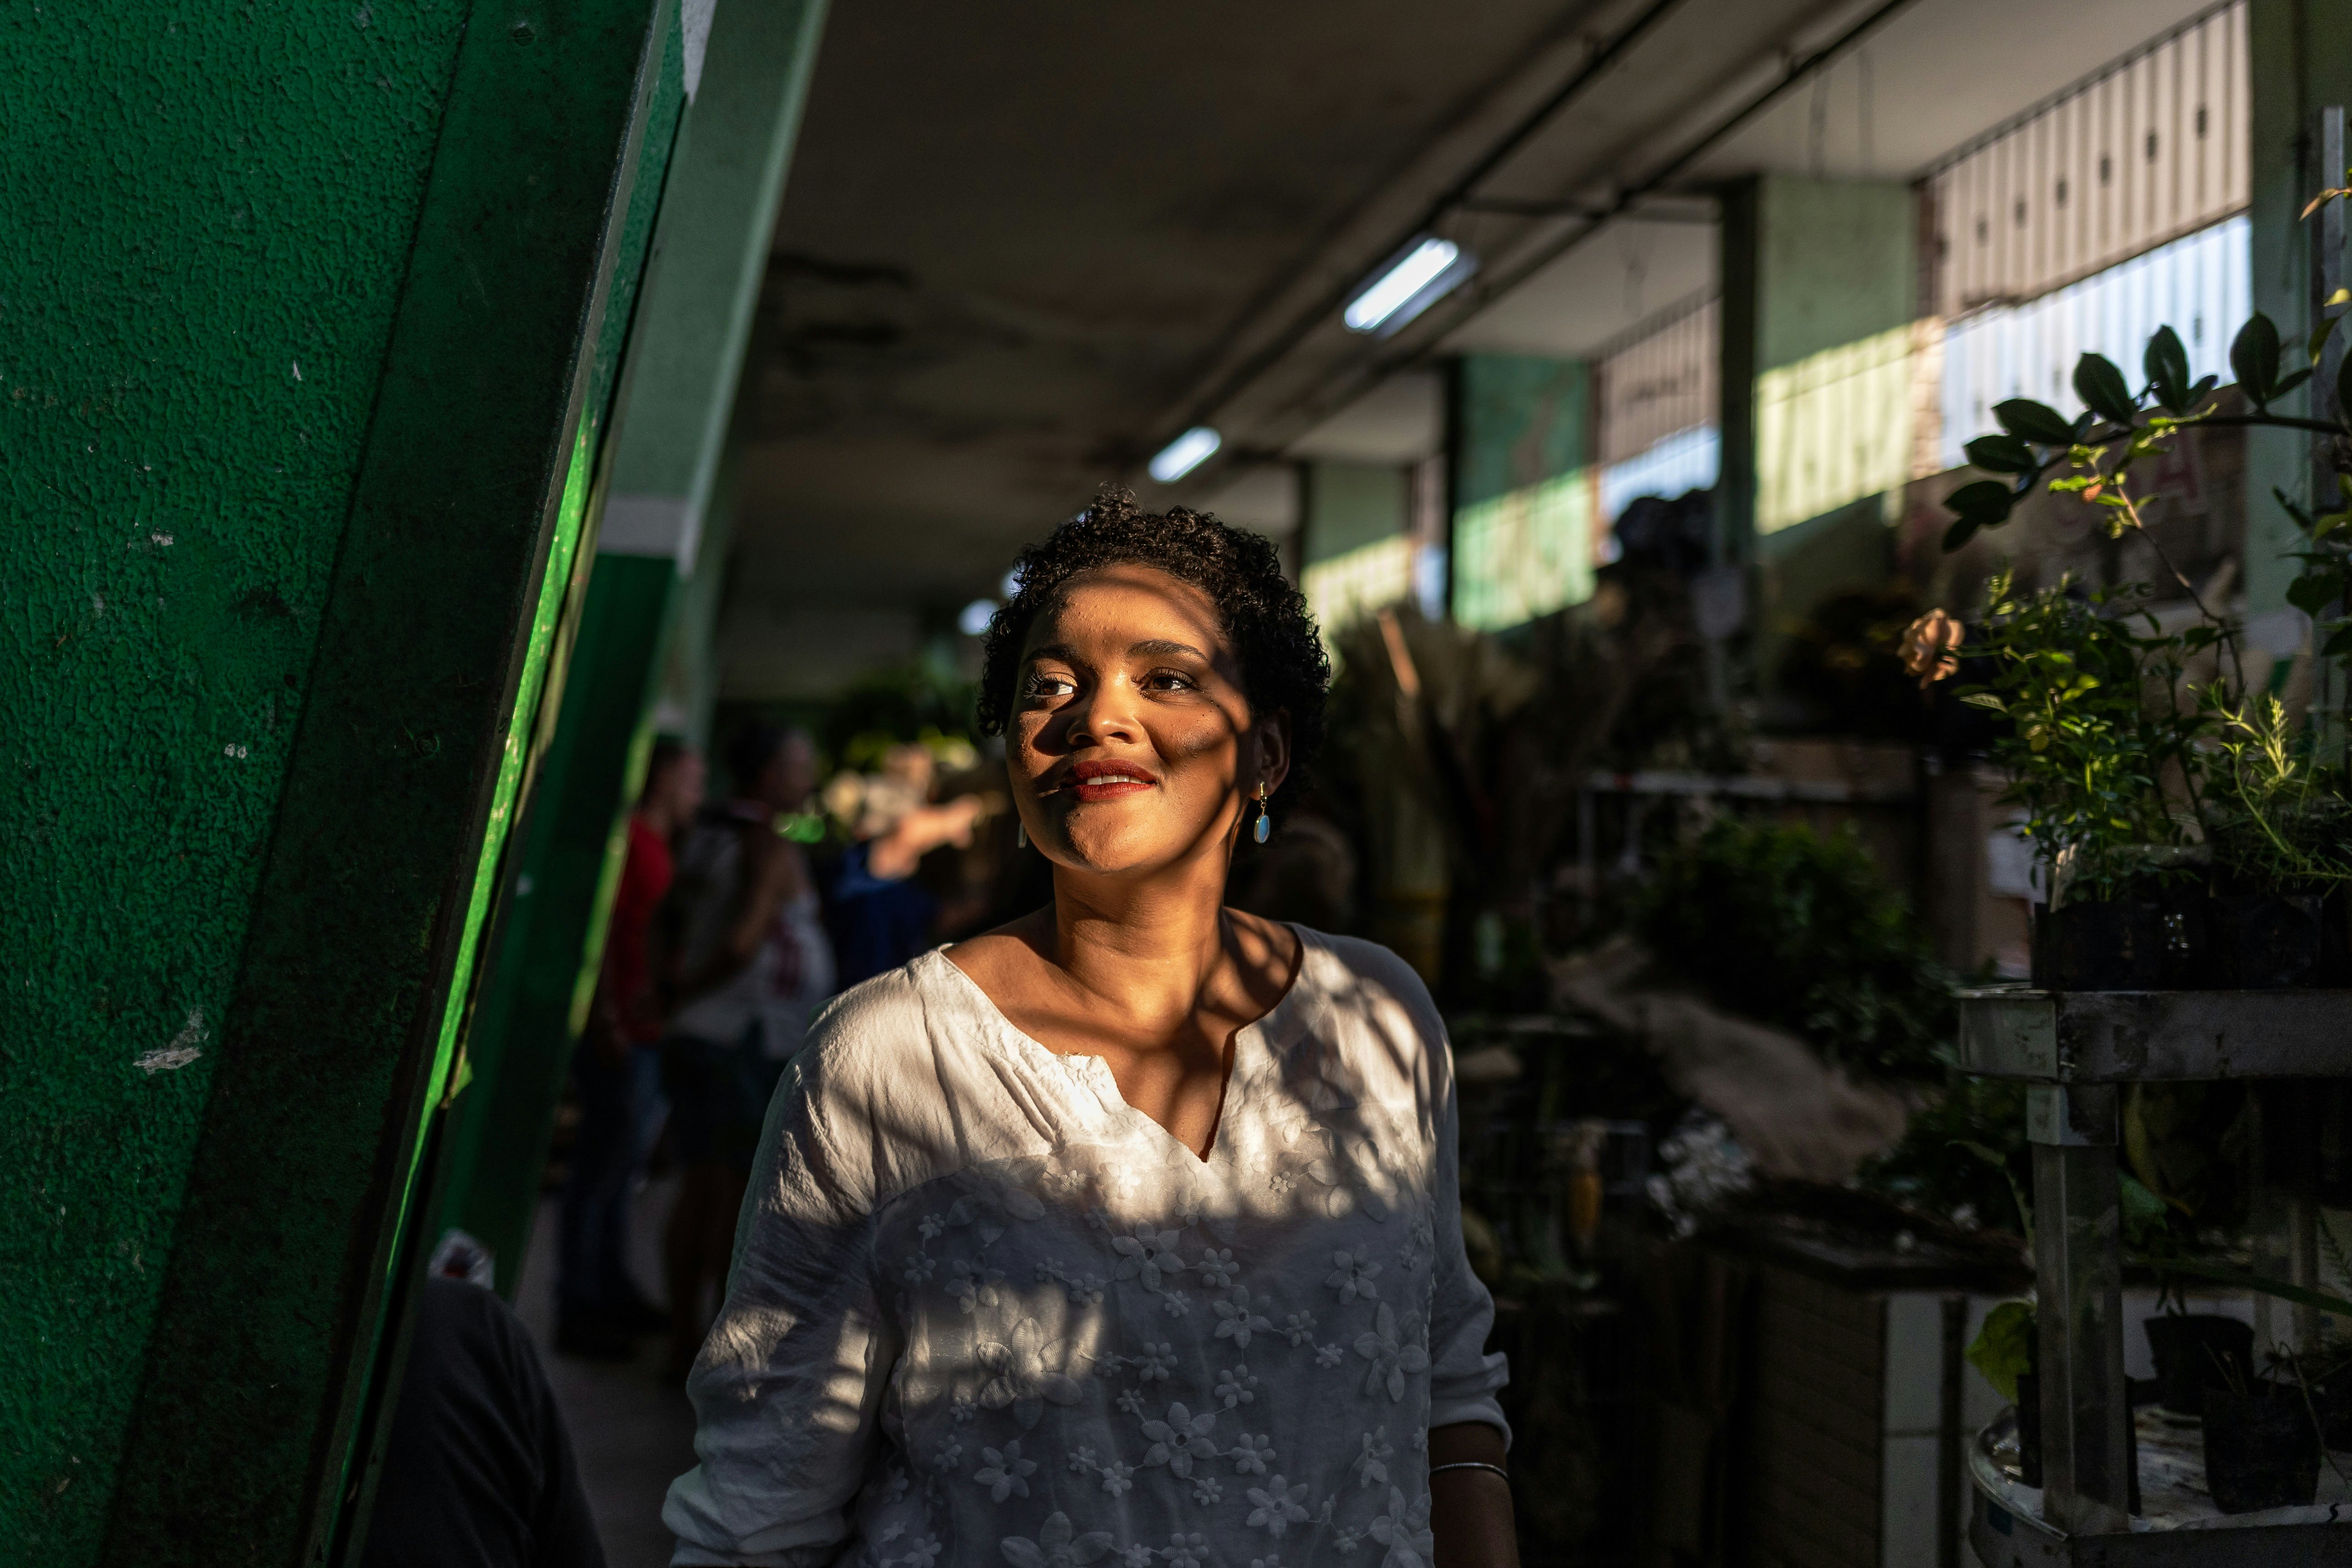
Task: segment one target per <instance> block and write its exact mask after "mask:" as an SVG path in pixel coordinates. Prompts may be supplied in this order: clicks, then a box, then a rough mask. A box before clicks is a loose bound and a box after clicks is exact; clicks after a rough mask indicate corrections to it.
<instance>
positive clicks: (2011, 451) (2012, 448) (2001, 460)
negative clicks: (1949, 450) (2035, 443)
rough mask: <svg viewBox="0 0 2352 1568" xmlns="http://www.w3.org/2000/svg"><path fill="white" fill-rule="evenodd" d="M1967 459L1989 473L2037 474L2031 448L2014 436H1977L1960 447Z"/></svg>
mask: <svg viewBox="0 0 2352 1568" xmlns="http://www.w3.org/2000/svg"><path fill="white" fill-rule="evenodd" d="M1961 450H1962V451H1964V452H1966V453H1967V454H1968V457H1969V462H1970V463H1972V464H1974V465H1975V466H1976V467H1978V468H1982V469H1984V470H1985V471H1986V472H1987V473H1991V474H2038V473H2040V472H2041V471H2042V465H2041V463H2040V462H2038V461H2036V460H2035V458H2034V456H2033V448H2032V447H2029V446H2027V445H2026V444H2025V443H2024V442H2023V441H2021V440H2020V439H2019V438H2018V437H2015V436H1979V437H1977V438H1976V439H1975V440H1973V441H1971V442H1969V444H1968V445H1967V446H1966V447H1962V448H1961Z"/></svg>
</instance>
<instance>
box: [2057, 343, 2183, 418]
mask: <svg viewBox="0 0 2352 1568" xmlns="http://www.w3.org/2000/svg"><path fill="white" fill-rule="evenodd" d="M2176 341H2178V340H2176ZM2074 395H2075V396H2077V397H2079V398H2081V399H2082V400H2083V405H2084V407H2086V408H2088V409H2090V411H2091V412H2092V413H2094V414H2096V415H2097V416H2099V417H2101V418H2102V419H2106V420H2111V421H2113V422H2114V423H2115V424H2117V425H2129V424H2132V423H2133V422H2135V421H2136V420H2137V419H2138V418H2139V405H2138V404H2137V403H2135V402H2134V401H2133V400H2132V395H2131V388H2130V387H2129V386H2128V385H2126V384H2125V382H2124V373H2123V372H2122V371H2121V370H2118V369H2117V368H2116V362H2115V361H2113V360H2111V359H2109V358H2107V357H2106V355H2105V354H2084V356H2083V357H2082V358H2081V359H2079V360H2076V361H2075V362H2074Z"/></svg>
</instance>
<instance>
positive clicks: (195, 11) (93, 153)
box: [0, 0, 467, 1562]
mask: <svg viewBox="0 0 2352 1568" xmlns="http://www.w3.org/2000/svg"><path fill="white" fill-rule="evenodd" d="M466 9H467V8H466V6H464V5H461V4H458V3H457V0H439V3H438V4H435V3H434V0H419V3H418V4H415V5H398V6H394V5H383V4H373V5H371V4H362V3H357V0H354V3H352V4H334V5H296V4H288V3H278V4H271V3H267V0H260V3H255V4H248V5H229V4H221V5H187V6H170V5H155V4H152V3H149V0H72V3H70V4H44V5H37V6H36V5H15V6H10V7H8V8H6V10H5V13H0V211H5V213H6V214H7V215H8V216H7V221H6V222H5V224H0V494H5V497H6V514H7V526H6V528H5V530H0V841H5V843H4V844H0V976H5V990H0V995H5V1001H0V1280H5V1289H0V1542H5V1549H6V1550H5V1553H0V1555H5V1556H7V1557H8V1558H9V1559H10V1560H13V1561H26V1562H31V1561H47V1562H77V1561H85V1560H87V1559H88V1558H89V1556H90V1555H92V1554H93V1553H94V1552H95V1551H96V1549H97V1542H98V1540H99V1537H100V1533H101V1531H102V1530H103V1527H104V1509H105V1506H106V1503H107V1500H108V1497H109V1495H110V1492H111V1490H112V1483H113V1475H112V1471H113V1468H114V1466H115V1464H116V1460H117V1456H118V1455H119V1453H120V1451H121V1445H122V1442H123V1436H124V1427H125V1424H126V1422H127V1420H128V1418H129V1413H130V1410H131V1402H132V1399H133V1396H134V1394H135V1393H136V1391H137V1382H138V1378H139V1375H140V1372H141V1368H142V1346H143V1344H144V1342H145V1340H146V1337H147V1334H148V1331H149V1328H150V1326H151V1322H152V1315H153V1312H154V1310H155V1302H156V1293H157V1290H158V1289H159V1287H160V1285H161V1283H162V1280H163V1264H164V1260H165V1258H166V1257H167V1254H168V1252H169V1249H170V1246H171V1242H172V1236H173V1222H174V1218H175V1213H176V1209H177V1205H178V1202H179V1198H180V1194H181V1190H182V1185H183V1183H184V1178H185V1175H186V1171H187V1165H188V1161H189V1158H190V1154H191V1151H192V1148H193V1145H194V1138H195V1134H196V1130H197V1124H198V1121H199V1118H200V1117H201V1115H202V1113H203V1110H204V1107H205V1094H206V1090H207V1089H208V1087H209V1084H210V1081H211V1075H212V1067H213V1062H214V1056H213V1054H212V1049H211V1047H212V1044H213V1041H214V1038H215V1030H216V1029H217V1027H218V1026H219V1021H220V1019H221V1016H222V1014H223V1012H224V1010H225V1008H226V1005H227V996H228V993H229V990H230V988H231V986H232V984H233V982H234V980H235V977H236V964H237V958H238V953H239V951H240V948H241V946H242V943H243V941H244V938H245V935H246V921H247V913H248V910H249V909H250V907H251V904H252V900H253V896H254V890H255V884H256V881H257V877H258V875H259V871H260V868H261V864H262V857H263V851H264V848H265V847H266V842H267V838H268V833H269V830H270V824H271V821H272V817H273V815H274V813H275V810H276V807H277V804H278V795H279V790H280V785H281V783H282V780H283V776H284V771H285V766H286V762H287V756H288V748H289V744H290V741H291V738H292V736H293V733H294V726H295V721H296V719H297V718H298V716H299V714H298V702H299V693H300V691H301V689H302V688H303V687H304V685H305V683H306V677H307V670H308V667H309V664H310V656H311V652H312V647H313V642H314V638H315V636H316V633H317V629H318V616H319V614H320V607H321V601H322V598H323V595H324V594H325V591H326V586H327V582H328V577H329V572H330V569H331V565H332V562H333V555H334V550H335V546H336V542H337V540H338V538H339V537H340V535H341V529H342V524H343V520H344V517H345V513H346V510H347V507H348V503H349V498H350V493H351V488H352V479H353V475H354V472H355V470H356V468H357V466H358V463H359V458H360V453H361V449H362V441H363V439H364V437H365V435H366V431H367V425H368V419H369V415H370V410H371V407H372V405H373V399H374V395H375V390H376V383H377V378H378V374H379V372H380V367H381V365H382V363H383V355H384V352H385V347H386V342H387V340H388V337H389V334H390V331H391V328H392V321H393V316H394V308H395V305H396V303H397V300H398V292H399V286H400V281H401V279H402V277H403V275H404V270H405V268H406V265H407V257H408V248H409V244H410V239H411V237H412V234H413V232H414V230H415V222H416V214H417V210H418V206H419V204H420V202H421V200H422V198H423V195H424V191H425V177H426V174H427V170H428V168H429V165H430V163H431V159H432V155H433V150H434V143H435V136H436V131H437V128H438V121H437V116H438V112H439V107H440V104H441V101H442V98H443V95H444V93H445V91H446V83H447V79H448V76H449V72H450V68H451V66H452V62H453V60H454V59H455V57H456V52H457V45H458V41H459V36H460V33H461V30H462V28H463V25H464V22H465V16H466Z"/></svg>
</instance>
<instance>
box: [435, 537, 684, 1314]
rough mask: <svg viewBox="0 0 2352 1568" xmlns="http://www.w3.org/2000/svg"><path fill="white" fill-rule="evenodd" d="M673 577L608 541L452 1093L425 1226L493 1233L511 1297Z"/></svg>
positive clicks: (576, 1026)
mask: <svg viewBox="0 0 2352 1568" xmlns="http://www.w3.org/2000/svg"><path fill="white" fill-rule="evenodd" d="M676 585H677V570H676V569H675V568H674V567H673V566H671V564H670V563H668V562H667V561H661V560H652V559H647V558H646V557H642V556H626V555H609V556H604V557H601V558H599V560H598V561H597V563H596V566H595V572H594V575H593V577H592V578H591V579H590V581H589V584H588V598H587V606H586V609H585V612H584V613H583V615H582V616H581V621H580V641H579V644H578V647H576V649H575V650H574V653H573V656H572V670H571V675H570V679H568V681H567V682H566V686H565V691H564V700H563V704H562V715H561V717H560V718H559V719H558V721H557V723H556V728H555V733H554V736H553V740H552V742H551V745H550V747H549V750H548V758H547V765H546V768H545V771H544V773H542V775H541V782H540V790H539V794H538V797H537V799H536V800H535V801H534V802H533V805H532V808H531V812H530V817H529V819H528V821H527V823H526V825H525V828H524V832H523V836H522V838H521V842H520V854H519V855H518V856H517V857H516V858H515V863H516V867H517V871H516V875H515V877H514V881H513V885H512V886H511V887H510V888H509V891H508V897H507V900H506V902H505V906H504V909H503V910H502V916H503V918H502V920H501V921H500V924H499V931H498V933H497V940H496V941H495V942H494V943H493V944H492V949H491V954H492V956H491V959H490V962H489V966H488V972H487V974H486V977H485V980H484V984H483V992H482V1000H481V1004H480V1007H479V1011H478V1014H477V1016H476V1017H475V1020H474V1024H473V1027H472V1030H471V1032H470V1034H469V1036H468V1037H467V1078H468V1079H469V1080H470V1081H469V1082H468V1084H467V1087H466V1089H464V1091H463V1092H462V1093H461V1094H459V1095H458V1097H457V1100H456V1102H455V1104H454V1105H453V1106H452V1107H451V1113H450V1118H449V1129H448V1133H449V1140H450V1144H449V1150H448V1162H447V1167H446V1172H445V1173H443V1175H442V1177H441V1178H440V1180H439V1182H438V1184H437V1185H438V1187H439V1189H440V1190H439V1194H438V1202H437V1205H436V1219H435V1221H434V1222H433V1224H432V1226H430V1229H431V1230H432V1232H433V1233H434V1234H436V1235H438V1234H439V1233H441V1232H442V1231H445V1230H446V1229H448V1228H450V1227H452V1226H455V1227H456V1228H457V1229H460V1230H464V1231H466V1232H467V1233H469V1234H470V1235H472V1236H474V1237H476V1238H477V1239H478V1240H480V1241H481V1242H482V1243H483V1244H484V1245H486V1246H487V1247H489V1248H490V1251H491V1255H492V1257H493V1258H495V1259H496V1260H497V1262H498V1269H497V1278H498V1285H499V1289H500V1290H501V1291H503V1292H505V1293H506V1294H507V1295H508V1296H509V1297H511V1296H512V1295H513V1293H514V1287H515V1282H516V1278H517V1276H518V1275H520V1272H521V1258H522V1256H523V1253H524V1251H525V1250H526V1249H527V1247H528V1246H529V1244H530V1226H531V1220H532V1218H533V1216H534V1215H535V1213H536V1210H537V1207H538V1202H539V1190H540V1173H541V1171H542V1170H543V1169H544V1168H545V1166H546V1163H547V1148H548V1138H549V1133H550V1130H551V1126H552V1123H553V1120H554V1110H555V1104H556V1101H557V1100H558V1099H560V1098H561V1096H562V1090H563V1079H564V1075H565V1073H566V1071H567V1070H568V1068H570V1065H571V1060H572V1042H573V1041H574V1040H575V1039H577V1038H578V1037H579V1032H580V1028H581V1026H582V1024H583V1022H584V1019H585V1004H586V1001H587V999H588V995H589V992H590V988H591V987H593V984H594V979H595V966H596V963H597V962H598V961H599V960H601V957H602V949H603V940H602V938H603V929H604V920H605V918H606V917H607V916H608V915H609V913H610V911H611V909H612V900H613V894H614V889H615V888H617V886H618V884H619V879H620V866H621V858H622V853H623V850H624V849H625V847H626V844H627V835H626V817H625V812H623V811H621V810H618V809H616V807H617V806H618V805H620V804H621V803H622V802H623V801H624V800H625V798H626V797H627V796H628V795H631V794H633V793H634V789H633V786H634V784H635V781H636V780H638V779H641V778H642V777H643V774H644V769H645V757H646V751H647V749H648V746H649V743H650V742H651V741H652V738H653V734H652V730H651V728H650V726H649V725H648V724H647V723H646V716H647V714H648V713H649V712H650V710H651V707H652V684H653V682H652V677H653V674H654V672H656V671H657V670H658V669H659V668H660V664H659V658H658V655H659V653H660V650H661V647H662V643H663V638H664V635H665V633H666V632H667V627H668V625H669V621H670V618H671V612H672V608H673V605H674V604H675V602H676V598H677V587H676Z"/></svg>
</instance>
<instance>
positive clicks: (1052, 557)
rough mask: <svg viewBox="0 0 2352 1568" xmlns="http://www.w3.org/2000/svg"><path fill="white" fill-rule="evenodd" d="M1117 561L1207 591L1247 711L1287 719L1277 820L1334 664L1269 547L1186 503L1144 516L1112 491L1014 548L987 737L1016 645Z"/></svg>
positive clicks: (993, 654)
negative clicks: (1237, 664)
mask: <svg viewBox="0 0 2352 1568" xmlns="http://www.w3.org/2000/svg"><path fill="white" fill-rule="evenodd" d="M1124 562H1133V563H1136V564H1138V565H1143V566H1153V567H1157V568H1158V569H1159V570H1160V571H1162V572H1165V573H1167V574H1169V575H1170V576H1171V577H1174V578H1176V579H1177V580H1178V581H1180V582H1184V583H1190V584H1192V585H1193V586H1194V587H1196V588H1198V589H1200V590H1201V591H1202V593H1204V594H1206V595H1209V597H1210V599H1211V600H1212V601H1213V603H1214V604H1215V605H1216V606H1217V609H1218V612H1219V615H1220V618H1221V619H1222V621H1223V626H1224V631H1225V635H1226V636H1227V637H1231V638H1232V639H1233V642H1234V652H1235V654H1236V656H1237V657H1238V658H1240V660H1241V667H1242V691H1243V694H1244V696H1246V697H1247V698H1248V700H1249V705H1250V712H1251V714H1252V715H1253V716H1254V717H1263V716H1265V715H1267V714H1271V713H1286V714H1288V715H1289V717H1290V772H1289V773H1288V774H1287V775H1286V777H1285V778H1284V779H1283V781H1282V787H1281V788H1280V789H1278V790H1276V791H1275V792H1274V797H1273V799H1272V800H1271V801H1269V802H1268V803H1267V809H1268V811H1269V812H1271V813H1272V815H1273V816H1274V817H1275V818H1276V820H1277V821H1279V820H1280V819H1281V818H1282V817H1284V816H1286V815H1288V812H1289V808H1290V806H1291V805H1292V804H1293V803H1295V802H1296V801H1297V799H1298V797H1299V796H1300V795H1303V794H1304V793H1305V792H1306V790H1307V772H1308V769H1309V768H1310V767H1311V766H1312V764H1313V763H1314V761H1315V754H1316V752H1318V751H1320V750H1321V749H1322V745H1323V700H1324V693H1325V691H1326V690H1327V689H1328V688H1329V687H1330V684H1331V658H1330V656H1329V655H1328V654H1327V653H1325V652H1324V651H1323V639H1322V637H1319V636H1318V634H1317V632H1316V629H1315V617H1314V616H1313V615H1312V614H1311V613H1310V612H1309V611H1308V610H1307V598H1306V595H1303V594H1301V593H1300V592H1299V591H1298V588H1297V584H1293V583H1292V582H1291V581H1290V579H1289V578H1288V577H1287V576H1286V575H1285V574H1283V570H1282V556H1281V554H1280V553H1279V552H1277V551H1276V549H1275V547H1274V542H1273V541H1271V540H1269V539H1266V538H1265V537H1264V536H1262V535H1259V534H1255V533H1244V532H1243V531H1241V530H1240V529H1237V528H1232V527H1229V526H1227V525H1226V524H1224V523H1223V522H1220V521H1217V520H1216V519H1215V518H1213V517H1212V516H1210V515H1209V514H1208V513H1206V512H1200V511H1194V510H1192V509H1191V508H1189V507H1181V506H1179V507H1171V508H1170V509H1169V510H1166V511H1164V512H1155V511H1146V510H1143V509H1142V508H1141V507H1140V506H1138V505H1137V504H1136V500H1135V496H1134V493H1133V492H1132V491H1129V490H1127V489H1117V488H1108V487H1107V488H1105V489H1103V490H1102V491H1101V492H1100V493H1099V494H1097V496H1096V497H1095V502H1094V505H1092V506H1090V507H1088V508H1087V510H1084V511H1082V512H1080V513H1079V514H1078V515H1077V516H1076V517H1074V518H1072V519H1071V520H1070V521H1067V522H1066V523H1064V524H1062V525H1061V526H1060V527H1059V528H1056V529H1055V530H1054V531H1053V532H1052V533H1050V534H1048V535H1047V536H1046V538H1045V542H1044V543H1042V544H1033V545H1031V546H1030V547H1029V548H1028V549H1026V550H1024V551H1023V552H1021V557H1020V560H1019V561H1018V562H1016V563H1014V565H1013V576H1014V586H1013V596H1012V597H1011V598H1009V599H1007V600H1006V601H1005V602H1004V604H1003V606H1002V607H1000V608H999V609H998V610H997V612H996V615H995V617H994V618H993V619H992V620H991V621H990V622H989V623H988V638H987V641H986V642H985V643H984V644H983V645H982V653H981V676H980V727H981V730H982V732H983V733H985V734H990V735H1001V734H1003V732H1004V727H1005V725H1006V723H1007V722H1008V721H1010V720H1011V719H1012V717H1013V680H1014V679H1015V677H1016V676H1018V674H1019V673H1020V668H1021V647H1022V644H1023V643H1024V641H1025V640H1026V639H1027V637H1028V636H1029V627H1030V626H1031V625H1032V624H1034V622H1035V621H1036V619H1037V617H1038V616H1040V615H1042V614H1044V613H1045V611H1046V610H1047V609H1048V608H1050V607H1051V606H1052V605H1054V604H1055V602H1056V601H1057V600H1059V599H1060V597H1061V595H1062V588H1063V585H1064V584H1066V583H1067V582H1069V580H1070V579H1071V578H1073V577H1075V576H1076V575H1078V574H1080V573H1082V572H1092V571H1095V570H1097V569H1098V568H1101V567H1105V566H1112V565H1117V564H1119V563H1124Z"/></svg>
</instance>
